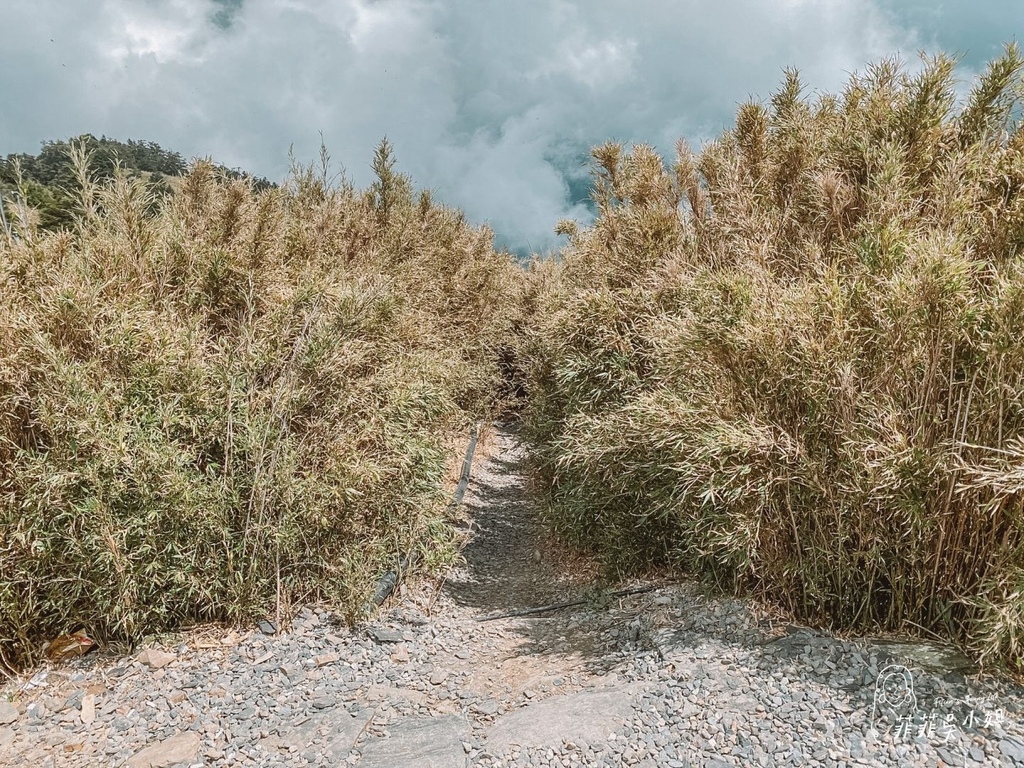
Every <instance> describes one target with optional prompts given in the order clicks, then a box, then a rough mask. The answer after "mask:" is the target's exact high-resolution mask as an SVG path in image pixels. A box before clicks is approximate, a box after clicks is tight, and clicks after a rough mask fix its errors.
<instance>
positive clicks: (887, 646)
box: [869, 638, 975, 672]
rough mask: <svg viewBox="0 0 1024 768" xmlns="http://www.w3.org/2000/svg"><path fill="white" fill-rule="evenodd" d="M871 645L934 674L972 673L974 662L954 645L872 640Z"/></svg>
mask: <svg viewBox="0 0 1024 768" xmlns="http://www.w3.org/2000/svg"><path fill="white" fill-rule="evenodd" d="M869 642H870V644H871V645H873V646H874V647H876V648H878V649H879V650H881V651H883V652H885V653H888V654H889V655H890V656H896V657H899V658H901V659H903V660H907V661H910V662H911V663H913V664H917V665H918V666H920V667H922V668H924V669H926V670H931V671H934V672H955V671H960V672H972V671H974V670H975V665H974V662H972V661H971V660H970V659H969V658H967V657H966V656H964V655H963V654H962V653H961V652H960V651H958V650H957V649H956V648H954V647H953V646H952V645H948V644H941V643H925V642H909V641H908V642H900V641H896V640H886V639H877V638H871V639H870V640H869Z"/></svg>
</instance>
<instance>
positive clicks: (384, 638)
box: [371, 627, 405, 643]
mask: <svg viewBox="0 0 1024 768" xmlns="http://www.w3.org/2000/svg"><path fill="white" fill-rule="evenodd" d="M371 634H372V635H373V638H374V640H376V641H377V642H378V643H400V642H402V641H403V640H405V637H404V636H403V635H402V633H401V632H398V631H396V630H394V629H384V628H382V627H377V628H375V629H373V630H371Z"/></svg>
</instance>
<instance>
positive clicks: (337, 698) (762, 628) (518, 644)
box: [0, 427, 1024, 768]
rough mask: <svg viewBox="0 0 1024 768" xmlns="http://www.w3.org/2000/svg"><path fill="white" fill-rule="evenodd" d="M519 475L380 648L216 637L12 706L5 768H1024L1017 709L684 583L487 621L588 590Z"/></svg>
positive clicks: (480, 506) (493, 462)
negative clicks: (946, 728)
mask: <svg viewBox="0 0 1024 768" xmlns="http://www.w3.org/2000/svg"><path fill="white" fill-rule="evenodd" d="M523 459H524V453H523V448H522V446H520V445H519V444H518V443H517V441H516V438H515V434H514V430H512V429H511V428H509V427H503V428H499V429H498V430H497V433H496V435H495V436H494V438H493V441H492V443H491V445H490V450H489V451H487V452H484V455H481V457H480V458H479V460H478V461H477V462H476V463H475V465H474V467H473V473H472V481H471V483H470V486H469V490H468V492H467V495H466V499H465V505H466V512H467V520H468V521H470V522H471V526H472V534H471V536H470V538H469V540H468V541H467V544H466V547H465V550H464V556H465V562H464V564H463V565H462V566H460V567H458V568H456V569H454V570H453V571H452V572H450V573H449V574H447V575H446V577H445V578H436V579H434V578H423V579H420V580H418V581H416V582H414V583H412V584H409V585H407V586H406V588H405V589H403V590H401V591H400V592H399V593H398V594H397V595H395V596H394V597H393V598H391V599H390V600H389V602H387V603H386V604H385V605H384V608H383V610H382V611H381V612H380V613H379V614H378V615H377V616H376V617H375V618H374V619H373V620H372V621H370V622H368V623H366V624H364V625H362V626H359V627H356V628H355V629H352V630H349V629H347V628H345V627H344V626H343V625H341V624H339V622H337V620H336V619H335V617H334V614H333V613H332V612H331V611H330V610H329V609H327V608H325V607H316V606H312V607H309V608H304V609H303V610H301V611H300V612H299V614H298V615H297V616H296V617H295V619H294V621H293V622H292V623H291V625H290V626H289V627H288V628H287V630H286V631H283V632H280V633H278V634H275V635H273V636H268V635H264V634H263V633H261V632H259V631H257V630H255V629H254V630H251V631H245V632H238V631H230V630H228V629H217V628H211V629H209V630H206V631H204V632H193V633H189V634H182V635H179V636H177V637H174V638H167V639H166V641H165V642H164V643H163V644H162V645H161V646H160V647H154V648H150V649H146V650H144V651H143V652H142V653H140V654H138V655H136V656H134V657H125V656H116V655H113V654H108V655H104V654H96V655H94V656H92V657H86V658H84V659H80V660H77V661H75V662H71V663H68V664H64V665H62V666H59V667H54V668H46V669H41V670H38V672H37V674H36V675H35V676H34V678H33V679H32V680H20V681H17V683H16V684H7V685H5V686H4V687H3V688H2V689H0V765H3V766H19V768H20V767H21V766H65V765H66V766H76V767H78V766H128V767H129V768H150V767H155V766H161V767H162V768H165V767H168V766H174V767H176V768H186V767H187V768H195V767H197V766H222V765H223V766H361V767H362V768H417V767H423V768H427V767H434V768H453V767H455V766H480V767H481V768H484V767H490V766H509V765H512V766H524V767H525V766H590V765H601V766H619V765H638V766H648V767H649V768H661V767H662V766H669V767H670V768H687V767H689V766H709V767H711V768H721V767H722V766H750V765H755V766H783V765H787V766H788V765H793V766H798V765H822V766H860V765H869V766H874V765H882V766H888V765H893V766H897V765H899V766H903V765H915V766H942V765H958V766H976V765H986V766H987V765H998V766H1010V765H1018V764H1024V726H1022V717H1024V715H1022V713H1024V695H1022V691H1021V690H1020V689H1019V688H1017V687H1015V686H1012V685H1010V684H1009V683H1007V682H1005V681H999V680H993V679H990V678H980V677H977V676H972V675H970V674H968V673H966V672H965V671H963V670H956V669H953V668H951V667H950V664H951V663H952V661H953V657H947V658H946V659H945V660H942V659H940V663H944V664H946V667H945V668H938V669H936V668H929V667H926V666H922V665H921V664H918V663H917V662H916V661H915V657H914V654H913V653H910V655H901V653H902V652H901V651H900V650H899V649H898V648H896V649H893V648H892V647H890V648H889V649H888V650H886V649H885V648H883V647H881V646H880V645H878V644H871V643H866V642H855V641H846V640H841V639H838V638H835V637H830V636H828V635H825V634H822V633H818V632H814V631H812V630H809V629H805V628H800V627H794V626H784V627H783V626H775V624H776V623H777V622H772V621H769V620H767V619H766V618H765V616H764V615H763V614H761V613H760V612H758V611H757V610H756V609H755V607H754V606H752V605H751V604H750V603H748V602H745V601H740V600H731V599H722V598H710V597H707V596H706V595H705V594H704V593H703V592H702V591H701V590H700V589H699V588H697V587H696V586H695V585H693V584H690V583H673V584H667V585H662V586H660V587H659V588H658V589H657V590H654V591H652V592H649V593H645V594H638V595H632V596H629V597H624V598H620V599H616V600H596V601H592V602H589V603H586V604H584V605H579V606H574V607H572V608H569V609H565V610H560V611H557V612H551V613H548V614H542V615H532V616H523V617H509V618H501V619H497V620H494V621H479V619H480V618H481V617H483V616H487V615H489V614H492V613H495V612H504V611H509V610H516V609H523V608H530V607H534V606H538V605H545V604H549V603H554V602H559V601H562V600H565V599H566V598H575V597H578V596H579V595H581V594H583V593H584V592H586V590H588V589H589V588H590V587H591V580H592V576H593V573H592V569H587V568H585V567H584V568H581V567H580V565H579V563H578V562H571V561H569V560H567V559H566V558H564V557H562V556H561V555H560V554H559V551H558V548H557V547H553V546H550V545H549V544H548V542H546V541H545V537H544V535H543V531H542V529H541V527H540V525H539V523H538V522H537V516H536V514H535V513H534V510H533V509H532V508H531V506H530V501H529V497H528V494H527V492H526V488H525V478H524V475H523ZM904 650H906V649H904ZM934 657H935V654H932V660H934ZM890 663H895V664H897V665H899V666H898V667H897V668H896V669H899V670H903V672H905V675H904V676H896V677H893V676H891V675H890V676H889V677H886V675H887V674H889V673H888V672H887V667H886V665H887V664H890ZM900 674H901V675H903V673H900ZM880 680H882V681H885V682H886V683H887V685H885V686H880V685H879V681H880ZM892 682H904V683H909V684H910V685H911V689H910V691H909V693H910V695H909V696H903V697H898V696H890V693H892V692H893V691H892V690H891V689H892V688H893V686H891V685H889V684H888V683H892ZM896 687H898V686H896ZM896 693H899V691H896ZM903 693H907V691H906V690H904V691H903ZM887 697H888V698H887ZM997 712H998V713H999V717H998V718H997V717H996V713H997ZM929 718H931V720H929ZM968 720H970V722H969V723H968ZM928 722H931V729H930V730H929V731H928V732H927V733H925V732H924V730H923V729H924V728H925V724H926V723H928ZM950 722H952V723H955V724H956V725H957V727H956V728H955V729H954V730H953V732H952V733H951V734H950V733H945V734H944V733H942V732H941V731H939V730H938V728H937V727H936V726H938V725H942V724H944V723H950ZM902 724H906V725H907V728H906V731H907V732H906V733H903V732H901V726H902ZM919 729H920V730H921V732H920V733H918V732H917V731H918V730H919Z"/></svg>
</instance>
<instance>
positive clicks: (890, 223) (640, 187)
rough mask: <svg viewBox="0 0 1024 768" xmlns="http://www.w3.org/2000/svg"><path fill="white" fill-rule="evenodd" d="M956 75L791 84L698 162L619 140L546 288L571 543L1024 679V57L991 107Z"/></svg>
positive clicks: (532, 422) (543, 396) (544, 452)
mask: <svg viewBox="0 0 1024 768" xmlns="http://www.w3.org/2000/svg"><path fill="white" fill-rule="evenodd" d="M954 64H955V63H954V61H953V60H951V59H949V58H947V57H944V56H939V57H936V58H932V59H927V60H926V61H925V62H924V65H923V67H922V68H921V69H920V71H917V72H913V73H910V72H908V71H907V69H906V68H905V67H903V66H902V65H901V64H899V63H898V62H896V61H883V62H881V63H879V64H877V65H875V66H872V67H871V68H869V69H868V70H867V71H866V72H865V73H864V74H860V75H855V76H854V77H852V79H851V80H850V82H849V84H848V85H847V86H846V88H845V90H844V91H843V92H842V93H839V94H834V95H830V94H826V95H822V96H817V97H810V96H808V95H805V94H804V92H803V88H802V85H801V83H800V80H799V77H798V75H797V74H796V73H795V72H787V73H786V77H785V80H784V83H783V85H782V87H781V88H780V90H779V91H778V92H777V93H776V94H774V95H773V96H772V98H771V100H770V102H769V103H748V104H745V105H743V106H742V107H741V108H740V109H739V111H738V114H737V117H736V123H735V126H734V127H733V128H732V129H731V130H729V131H728V132H726V133H725V134H724V135H723V136H722V137H721V138H719V139H718V140H716V141H715V142H713V143H711V144H709V145H708V146H706V147H705V148H704V149H703V150H702V151H701V152H700V153H699V154H694V153H692V152H691V151H690V150H689V148H688V147H687V146H685V145H684V144H680V145H679V147H678V153H677V157H676V159H675V162H674V164H673V165H672V167H670V168H666V167H665V165H664V163H663V161H662V160H661V158H660V157H659V156H658V155H657V154H656V153H655V152H654V151H653V150H652V149H651V148H649V147H646V146H637V147H634V148H633V149H632V150H631V151H626V150H625V149H624V148H623V147H622V146H619V145H615V144H608V145H605V146H602V147H598V148H597V149H595V150H594V152H593V157H594V167H595V179H596V181H595V192H594V199H595V201H596V204H597V206H598V209H599V216H598V218H597V220H596V222H595V223H594V225H593V226H591V227H589V228H587V229H584V230H580V229H579V228H578V227H577V226H576V225H575V224H574V223H572V222H564V223H562V224H561V225H560V231H562V232H564V233H567V234H569V235H570V244H569V245H568V246H567V248H566V249H565V252H564V254H563V258H562V260H561V263H559V264H552V265H538V266H537V267H536V268H535V270H534V274H533V275H532V276H531V281H530V282H531V287H530V288H529V289H528V294H527V296H526V301H527V304H528V306H530V307H531V308H532V311H533V312H534V315H535V320H534V322H533V324H532V326H531V328H530V330H529V332H528V334H527V335H526V337H525V338H524V340H523V344H522V348H521V355H522V359H523V361H524V362H523V365H524V369H525V375H526V378H527V381H528V389H529V396H530V400H529V407H528V410H527V414H526V433H527V435H528V437H529V439H530V441H531V442H532V444H533V447H534V453H533V456H534V462H535V468H536V476H537V479H538V481H539V486H540V487H541V488H542V489H543V493H544V498H545V504H546V509H547V514H548V516H549V519H550V521H551V523H552V525H553V526H554V527H555V529H556V530H557V531H559V532H560V533H561V534H562V535H564V536H566V537H567V538H569V539H570V540H571V541H573V542H575V543H577V544H579V545H581V546H585V547H588V548H591V549H594V550H596V551H598V552H600V553H602V554H603V555H604V557H605V558H606V561H607V562H608V563H609V565H610V566H612V567H614V568H618V569H621V570H628V569H630V568H633V567H635V566H637V565H639V564H642V563H647V562H650V561H651V560H652V559H653V560H655V561H658V562H662V563H670V564H674V565H676V566H679V567H682V568H685V569H689V570H691V571H693V572H697V573H700V574H703V575H704V576H705V577H706V578H707V579H709V580H710V581H712V582H714V583H717V584H718V585H720V586H722V587H723V588H728V589H742V590H748V591H750V592H752V593H754V594H758V595H761V596H763V597H765V598H767V599H769V600H772V601H774V602H776V603H778V604H781V605H782V606H784V607H785V608H786V609H788V610H791V611H792V612H793V613H794V614H795V615H796V616H798V617H800V618H803V619H805V620H809V621H815V622H819V623H821V624H824V625H828V626H831V627H833V628H837V629H847V630H859V631H878V630H902V631H911V632H928V633H938V634H940V635H942V636H945V637H950V638H953V639H955V640H957V641H958V642H960V643H962V644H963V645H964V646H965V647H967V648H968V649H970V650H971V651H972V652H973V654H974V655H975V657H976V658H978V659H980V660H982V661H984V662H1000V661H1002V662H1007V663H1009V664H1010V665H1012V666H1013V667H1015V668H1016V669H1017V670H1021V669H1022V668H1024V538H1022V525H1024V521H1022V514H1024V129H1022V127H1021V104H1022V94H1024V90H1022V81H1021V72H1022V65H1024V62H1022V58H1021V54H1020V52H1019V50H1018V49H1017V48H1016V47H1015V46H1009V47H1008V48H1007V50H1006V52H1005V55H1004V56H1002V57H1001V58H999V59H998V60H996V61H993V62H992V63H991V64H990V66H989V67H988V69H987V71H986V72H985V73H984V74H983V76H981V77H980V78H979V80H978V81H977V82H976V83H975V84H974V85H973V89H972V90H971V91H970V93H969V95H968V96H966V98H965V99H962V100H958V98H957V81H956V80H955V65H954Z"/></svg>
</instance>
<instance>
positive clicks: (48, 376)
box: [0, 143, 518, 667]
mask: <svg viewBox="0 0 1024 768" xmlns="http://www.w3.org/2000/svg"><path fill="white" fill-rule="evenodd" d="M378 160H380V161H381V164H380V167H379V168H378V172H379V174H381V177H380V178H379V179H378V183H376V184H375V185H374V186H373V187H372V188H371V189H368V190H365V191H360V190H357V189H355V188H354V187H353V186H352V185H351V184H349V183H348V182H346V181H344V180H341V181H340V182H339V181H336V180H335V179H334V178H332V177H331V175H330V171H329V158H328V157H327V156H326V154H324V156H323V158H322V161H323V162H322V165H321V167H319V168H315V167H313V166H310V167H302V166H297V167H296V168H295V170H294V173H293V175H292V178H291V180H290V182H289V183H288V184H286V185H285V186H284V187H283V188H281V189H270V190H266V191H263V192H260V193H255V192H254V191H253V190H252V188H251V186H250V185H248V184H247V183H245V182H242V181H238V180H235V181H231V180H228V179H225V178H223V177H219V176H218V173H217V172H216V170H215V169H214V167H213V166H211V165H210V164H209V163H204V162H199V163H197V164H195V165H194V167H192V169H191V171H190V173H189V174H188V175H187V177H185V179H184V181H183V182H182V184H181V187H180V191H179V192H178V193H177V194H176V195H175V196H174V197H173V198H172V199H171V200H170V202H169V203H168V204H167V205H166V206H165V207H164V208H163V209H162V210H160V211H159V212H154V211H155V210H156V206H154V205H153V201H152V200H151V199H150V193H149V191H148V188H147V187H146V186H145V185H144V184H143V183H142V182H140V181H139V180H137V179H132V178H129V177H128V176H126V175H124V174H121V175H119V176H118V177H117V178H116V179H114V180H113V181H112V182H110V183H106V184H103V185H97V184H94V183H93V182H92V181H91V180H90V173H89V170H88V158H87V157H86V156H85V155H84V153H82V152H79V155H78V157H77V158H76V163H77V165H76V167H77V168H78V177H79V191H78V192H79V198H80V210H79V212H78V218H77V227H76V229H75V230H74V231H68V232H61V233H42V232H41V231H39V230H38V229H37V228H36V227H34V226H33V225H32V215H31V212H27V211H11V213H13V214H14V215H13V216H11V217H9V218H10V219H11V220H12V221H15V222H19V224H18V225H17V227H16V231H15V233H14V235H15V236H13V237H8V238H4V237H2V236H0V661H2V662H4V663H6V665H7V666H9V667H13V666H16V665H19V664H22V663H24V662H26V661H30V660H31V659H32V658H34V656H35V654H36V653H37V652H38V649H39V646H40V644H41V643H42V642H43V641H45V640H46V639H49V638H52V637H54V636H56V635H58V634H60V633H64V632H69V631H72V630H75V629H77V628H80V627H85V628H86V629H87V630H88V631H89V632H90V633H92V634H93V636H96V637H99V638H101V639H106V640H112V639H127V640H132V639H135V638H138V637H139V636H140V635H143V634H147V633H151V632H158V631H161V630H165V629H171V628H174V627H175V626H180V625H181V624H182V623H185V622H193V621H203V620H215V619H216V620H229V621H239V620H243V619H251V618H253V617H257V616H260V615H266V614H271V615H272V614H274V613H275V612H278V611H280V610H282V608H287V606H288V605H289V604H290V603H292V602H294V601H303V600H312V599H318V598H323V599H327V600H330V601H332V602H334V603H335V604H337V605H339V606H340V608H342V609H343V610H345V611H348V612H350V613H352V612H354V611H355V610H356V608H357V607H358V606H359V605H361V601H362V600H363V598H364V597H365V596H366V595H367V594H368V592H369V590H370V589H371V588H372V582H373V579H374V577H375V576H377V575H378V574H379V573H380V572H381V571H383V570H386V569H388V568H389V567H391V566H392V565H393V564H394V562H395V560H396V559H397V556H398V554H399V553H400V552H402V551H405V550H406V549H407V548H409V547H413V546H418V545H417V542H423V541H426V542H427V543H426V544H423V545H422V546H425V547H427V548H428V549H429V551H428V554H429V557H428V558H427V560H428V562H437V559H438V558H444V557H445V556H446V553H448V554H451V551H452V550H451V548H450V546H449V545H450V543H451V542H450V537H449V535H448V533H447V532H446V531H447V530H448V529H447V527H446V526H445V525H444V524H443V523H444V520H443V508H444V501H445V496H444V494H445V489H444V488H443V474H444V467H445V464H446V461H447V459H448V457H447V456H446V455H445V454H446V450H450V446H451V445H452V443H453V438H454V436H455V435H457V434H460V433H461V434H468V431H469V429H468V428H469V425H470V424H471V423H472V422H473V421H475V420H477V419H480V418H485V417H487V416H489V415H490V414H492V413H493V412H494V409H495V408H496V407H498V406H499V405H500V404H499V403H497V402H496V401H495V398H494V394H493V393H494V392H495V391H497V389H498V382H499V380H500V375H501V374H500V370H499V367H498V366H499V352H500V350H501V349H502V348H503V347H507V345H508V339H507V335H508V332H509V328H510V324H511V322H512V319H513V316H514V314H515V301H516V297H517V296H518V293H517V288H516V285H517V274H518V271H517V267H516V266H515V263H514V262H513V261H512V260H511V259H510V258H509V257H508V256H506V255H503V254H498V253H495V252H494V250H493V248H492V235H491V233H490V232H489V231H488V230H487V229H483V228H474V227H471V226H469V225H468V224H467V223H466V222H465V221H464V220H463V217H462V215H461V214H460V213H459V212H457V211H454V210H450V209H447V208H444V207H441V206H438V205H435V204H434V203H433V202H432V201H431V200H430V198H429V195H428V194H426V193H424V194H422V195H420V196H419V197H417V196H415V195H414V194H413V190H412V185H411V183H410V181H409V180H408V179H407V178H406V177H405V176H402V175H401V174H398V173H396V172H395V171H394V169H393V166H394V163H393V159H392V158H391V150H390V147H389V146H388V145H387V144H386V143H383V144H382V145H381V147H380V148H379V150H378ZM446 447H447V448H446ZM460 450H461V446H460Z"/></svg>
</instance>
